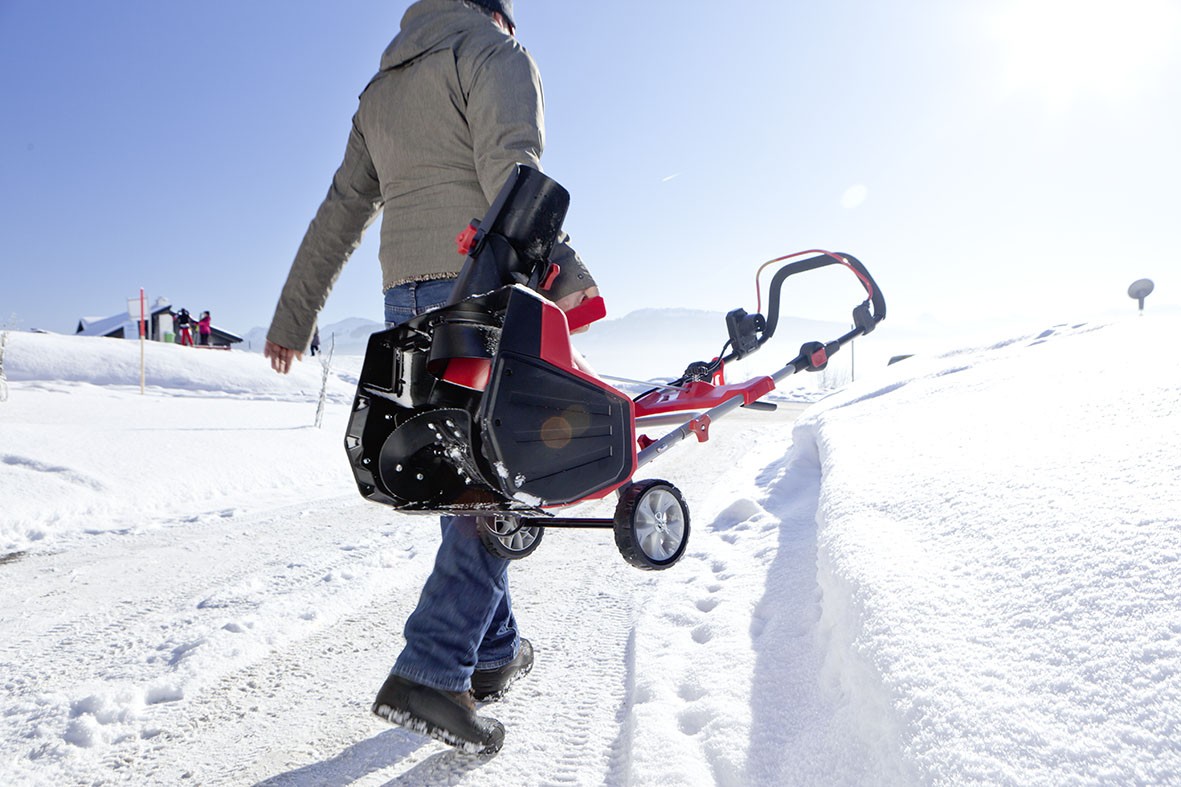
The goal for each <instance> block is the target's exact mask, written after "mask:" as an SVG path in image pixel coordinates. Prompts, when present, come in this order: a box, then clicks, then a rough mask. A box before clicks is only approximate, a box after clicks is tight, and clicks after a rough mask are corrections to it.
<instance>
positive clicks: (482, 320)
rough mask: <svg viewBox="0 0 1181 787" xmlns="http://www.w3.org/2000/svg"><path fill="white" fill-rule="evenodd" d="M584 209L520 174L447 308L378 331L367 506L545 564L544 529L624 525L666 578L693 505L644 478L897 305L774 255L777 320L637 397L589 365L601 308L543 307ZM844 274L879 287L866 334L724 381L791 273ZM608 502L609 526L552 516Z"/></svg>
mask: <svg viewBox="0 0 1181 787" xmlns="http://www.w3.org/2000/svg"><path fill="white" fill-rule="evenodd" d="M569 203H570V195H569V193H568V192H567V191H566V190H565V189H564V188H563V187H562V186H560V185H559V184H558V183H557V182H556V181H554V180H552V179H551V178H549V177H547V176H546V175H544V174H542V173H541V172H539V171H538V170H535V169H531V168H529V167H524V166H519V167H518V168H517V169H516V170H515V172H514V174H513V175H512V176H511V177H510V178H509V179H508V181H507V182H506V184H505V185H504V187H503V188H502V189H501V191H500V193H499V195H498V196H497V199H496V200H495V202H494V203H493V204H492V206H491V207H490V208H489V210H488V213H487V214H486V215H485V217H484V218H483V219H482V220H480V221H476V220H473V221H472V223H471V225H470V226H469V227H468V228H467V229H466V230H464V232H462V233H460V236H459V238H457V241H458V242H459V245H460V253H462V254H466V255H467V256H466V260H465V262H464V266H463V269H462V270H461V272H460V275H459V278H458V279H457V280H456V283H455V287H454V288H453V290H452V293H451V297H450V300H449V302H448V303H447V304H446V305H444V306H442V307H440V308H438V309H434V310H432V311H429V312H424V313H423V314H421V315H419V316H417V317H415V318H413V319H411V320H409V321H408V322H406V323H403V324H401V325H399V326H396V327H394V328H390V329H388V330H384V331H379V332H377V333H375V334H373V335H372V336H371V337H370V339H369V345H368V348H367V351H366V354H365V360H364V364H363V367H362V370H361V376H360V379H359V381H358V385H357V393H356V396H355V398H354V402H353V408H352V414H351V416H350V419H349V424H348V430H347V433H346V436H345V448H346V450H347V452H348V456H349V461H350V463H351V465H352V468H353V474H354V476H355V477H356V480H357V486H358V488H359V490H360V492H361V494H362V495H363V496H364V497H366V498H368V499H369V500H373V501H375V502H379V503H385V504H387V505H391V506H393V507H394V508H396V509H398V510H400V511H406V512H410V513H429V514H451V515H475V516H480V517H481V526H480V533H481V539H482V541H483V543H484V546H485V547H486V548H487V549H488V550H489V551H490V552H492V553H493V554H496V555H498V556H500V557H503V558H510V559H515V558H521V557H525V556H526V555H528V554H530V553H532V552H533V551H534V550H535V549H536V548H537V546H538V545H539V543H540V542H541V538H542V534H543V533H544V529H545V528H547V527H598V528H612V529H613V530H614V533H615V542H616V545H617V546H618V548H619V551H620V553H621V554H622V555H623V557H624V559H625V560H627V562H629V563H631V564H632V565H634V566H637V567H639V568H642V569H665V568H668V567H669V566H671V565H673V564H674V563H676V562H677V561H678V560H679V559H680V558H681V556H682V555H683V554H684V552H685V547H686V545H687V543H688V537H689V508H688V506H687V504H686V503H685V500H684V498H683V497H682V495H681V493H680V491H679V490H678V489H677V488H676V487H675V486H673V485H672V484H670V483H668V482H667V481H663V480H658V479H645V480H636V479H635V478H634V476H635V473H636V472H637V471H638V470H639V469H640V468H641V467H643V466H645V465H646V464H648V463H649V462H651V461H652V460H653V459H655V458H656V457H657V456H659V455H660V454H662V453H664V452H665V451H667V450H668V449H669V448H670V447H671V446H673V445H674V444H676V443H678V442H680V441H682V440H684V439H686V438H688V437H690V436H693V437H695V438H696V439H697V440H699V441H702V442H704V441H706V440H708V439H709V433H710V429H711V428H712V425H713V423H714V422H715V421H716V420H717V419H718V418H720V417H722V416H724V415H726V414H727V413H730V412H732V411H733V410H735V409H737V408H739V407H746V408H751V409H771V410H773V409H774V408H775V405H774V404H772V403H769V402H765V401H761V400H762V398H763V397H765V396H766V395H767V394H769V393H771V392H772V391H773V390H775V386H776V384H777V383H779V382H780V381H781V380H783V379H785V378H786V377H788V376H790V375H792V374H795V373H796V372H801V371H819V370H820V369H823V368H824V367H825V365H826V364H827V362H828V358H829V357H830V356H831V355H832V354H833V353H835V352H837V351H838V350H839V349H840V348H841V347H842V346H844V345H845V344H846V343H848V342H849V341H852V340H853V339H854V338H856V337H858V336H861V335H864V334H868V333H870V332H871V331H872V330H873V329H874V327H875V326H876V325H877V324H878V323H879V322H881V321H882V320H883V319H884V318H885V316H886V304H885V300H884V299H883V297H882V293H881V290H880V289H879V288H878V286H877V284H876V283H875V282H874V280H873V278H872V277H871V276H870V274H869V271H867V270H866V269H865V266H864V265H862V264H861V263H860V262H859V261H858V260H857V259H855V258H854V257H852V256H850V255H848V254H833V253H829V252H819V251H817V252H801V253H799V254H793V255H788V256H786V257H781V258H778V259H776V260H772V261H771V263H767V265H765V266H764V268H765V267H767V266H769V265H771V264H772V263H779V264H780V267H779V268H778V270H777V271H776V272H775V274H774V276H773V278H772V280H771V283H770V285H769V298H768V316H767V317H764V316H763V315H762V314H757V313H756V314H747V313H746V312H745V311H744V310H742V309H735V310H733V311H731V312H730V313H729V314H727V315H726V327H727V332H728V334H729V338H728V340H727V341H726V343H725V345H724V347H723V349H722V353H721V354H720V355H719V357H717V358H715V359H713V360H711V361H705V362H697V363H693V364H690V365H689V367H688V368H687V369H686V370H685V373H684V374H683V375H682V376H681V377H680V378H679V379H677V380H674V381H672V382H671V383H668V384H659V385H656V386H654V387H653V388H652V389H651V390H649V391H647V392H645V393H643V394H642V395H640V396H637V397H635V398H632V397H630V396H628V395H626V394H624V393H622V392H621V391H619V390H618V389H616V388H614V387H612V386H611V385H610V384H609V383H607V382H605V381H604V380H602V379H600V378H598V377H597V376H595V375H593V374H590V373H588V372H585V371H582V370H581V369H580V368H579V367H578V365H577V364H576V362H575V355H576V353H575V351H574V350H573V348H572V347H571V344H570V333H571V331H574V330H577V329H579V328H581V327H583V326H584V325H587V324H589V323H590V322H593V321H594V320H597V319H600V318H601V317H603V316H604V315H605V313H606V312H605V309H604V305H603V300H602V298H593V299H590V300H588V301H585V302H584V303H583V304H581V305H580V306H578V307H575V308H574V309H572V310H571V311H569V312H567V313H563V312H562V311H561V310H560V309H559V308H558V307H557V306H555V305H554V304H553V303H552V302H551V301H549V300H548V299H547V298H545V297H544V296H543V293H545V292H547V291H548V290H549V287H550V286H551V284H552V282H553V280H554V278H555V276H556V275H557V273H558V270H557V269H556V266H555V265H553V264H552V263H551V262H550V261H549V256H550V252H551V250H552V249H553V246H554V244H555V242H556V239H557V237H558V234H559V232H560V230H561V226H562V222H563V221H564V220H565V216H566V211H567V208H568V207H569ZM809 255H811V256H809ZM829 265H840V266H844V267H846V268H848V269H849V270H851V271H852V272H853V273H854V274H855V275H856V277H857V279H858V280H859V281H860V283H861V285H862V287H864V289H865V291H866V296H867V297H866V300H865V301H864V302H863V303H861V304H860V305H858V306H857V307H856V308H855V309H854V310H853V326H854V327H853V328H852V330H850V331H849V332H848V333H846V334H844V335H843V336H840V337H838V338H837V339H834V340H832V341H828V342H809V343H807V344H805V345H803V347H802V348H801V349H800V353H799V355H797V356H796V357H795V358H794V359H792V360H791V361H789V362H788V363H787V364H786V365H785V366H784V367H783V368H781V369H779V370H778V371H776V372H774V373H773V374H771V375H769V376H765V377H756V378H753V379H750V380H746V381H744V382H741V383H727V382H725V377H724V370H725V364H726V363H728V362H730V361H732V360H737V359H740V358H743V357H745V356H748V355H750V354H751V353H753V352H755V351H756V350H758V349H759V348H760V347H762V346H763V345H764V344H765V343H766V342H767V341H768V340H769V339H770V338H771V337H772V335H773V334H774V332H775V327H776V323H777V321H778V317H779V293H780V289H781V288H782V286H783V282H784V280H786V279H787V278H788V277H789V276H793V275H795V274H798V273H803V272H806V271H811V270H815V269H818V268H822V267H825V266H829ZM761 270H762V269H760V272H761ZM756 281H757V279H756ZM678 414H679V415H680V417H683V418H685V419H686V420H684V421H683V423H680V424H679V425H677V426H676V427H675V428H674V429H673V430H672V431H670V432H668V433H666V434H664V435H663V436H660V437H658V438H656V439H653V438H650V437H648V436H647V435H645V434H641V433H640V431H639V430H640V429H641V428H647V426H648V425H649V424H658V423H665V424H667V423H669V419H670V418H672V419H673V420H674V423H675V422H676V421H677V420H678ZM611 493H618V503H617V505H616V508H615V516H614V517H613V518H611V519H595V518H572V517H561V516H557V515H556V514H555V513H554V512H555V511H556V510H559V509H561V508H563V507H565V506H570V505H573V504H575V503H580V502H583V501H588V500H596V499H600V498H603V497H606V496H607V495H610V494H611Z"/></svg>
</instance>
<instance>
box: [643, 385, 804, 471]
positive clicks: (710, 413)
mask: <svg viewBox="0 0 1181 787" xmlns="http://www.w3.org/2000/svg"><path fill="white" fill-rule="evenodd" d="M795 372H796V367H795V366H794V365H793V364H788V365H787V366H784V367H783V368H782V369H780V370H779V371H777V372H775V373H773V374H772V375H771V379H772V380H774V381H775V382H776V383H779V382H782V381H783V380H785V379H786V378H788V377H790V376H791V375H793V374H795ZM743 403H744V401H743V397H742V394H740V393H739V394H734V396H731V397H730V398H729V399H727V400H726V401H724V402H722V403H721V404H719V405H717V406H716V407H714V408H712V409H710V410H706V411H705V412H704V413H702V414H701V415H699V416H697V417H696V418H692V419H690V420H688V421H686V422H685V423H683V424H681V425H680V426H678V427H677V428H676V429H674V430H672V431H671V432H669V433H668V434H666V435H665V436H664V437H662V438H660V439H659V440H657V441H656V442H654V443H652V444H651V445H649V446H648V447H647V448H645V449H643V450H642V451H640V452H639V453H638V454H636V469H639V468H641V467H643V466H644V465H646V464H648V463H649V462H651V461H652V460H653V459H655V458H656V457H658V456H660V455H661V454H663V453H664V452H665V451H667V450H668V449H669V448H670V447H671V446H673V445H676V444H677V443H679V442H681V441H682V440H684V439H685V438H686V437H688V436H689V435H691V434H697V433H698V432H699V431H701V432H704V433H706V434H708V431H709V426H710V424H711V423H713V422H714V421H716V420H717V419H718V418H721V417H722V416H723V415H726V414H727V413H730V412H732V411H734V410H737V409H738V408H739V407H742V405H743Z"/></svg>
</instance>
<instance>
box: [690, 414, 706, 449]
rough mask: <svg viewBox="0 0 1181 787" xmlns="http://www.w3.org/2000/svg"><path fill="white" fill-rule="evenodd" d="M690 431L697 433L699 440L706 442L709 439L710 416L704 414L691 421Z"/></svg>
mask: <svg viewBox="0 0 1181 787" xmlns="http://www.w3.org/2000/svg"><path fill="white" fill-rule="evenodd" d="M689 431H691V432H693V434H695V435H697V442H699V443H704V442H705V441H706V440H708V439H709V416H708V415H703V416H701V417H700V418H694V419H693V420H691V421H690V422H689Z"/></svg>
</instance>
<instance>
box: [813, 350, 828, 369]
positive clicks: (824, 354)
mask: <svg viewBox="0 0 1181 787" xmlns="http://www.w3.org/2000/svg"><path fill="white" fill-rule="evenodd" d="M811 361H812V368H813V369H819V368H820V367H821V366H824V364H826V363H828V351H827V350H825V349H824V348H823V347H821V348H820V349H819V350H817V351H816V352H814V353H812V355H811Z"/></svg>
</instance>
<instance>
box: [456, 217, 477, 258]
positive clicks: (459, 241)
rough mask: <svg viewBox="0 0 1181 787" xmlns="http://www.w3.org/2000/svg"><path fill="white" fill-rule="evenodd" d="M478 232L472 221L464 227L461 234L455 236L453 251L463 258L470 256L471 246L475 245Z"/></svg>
mask: <svg viewBox="0 0 1181 787" xmlns="http://www.w3.org/2000/svg"><path fill="white" fill-rule="evenodd" d="M479 231H480V228H479V227H478V226H477V225H476V222H474V221H473V222H472V223H471V224H469V225H467V226H466V227H464V229H463V232H461V233H459V234H458V235H456V236H455V250H456V251H458V252H459V253H460V254H462V255H463V256H465V257H466V256H467V255H469V254H471V253H472V246H474V245H475V243H476V234H477V233H478V232H479Z"/></svg>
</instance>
